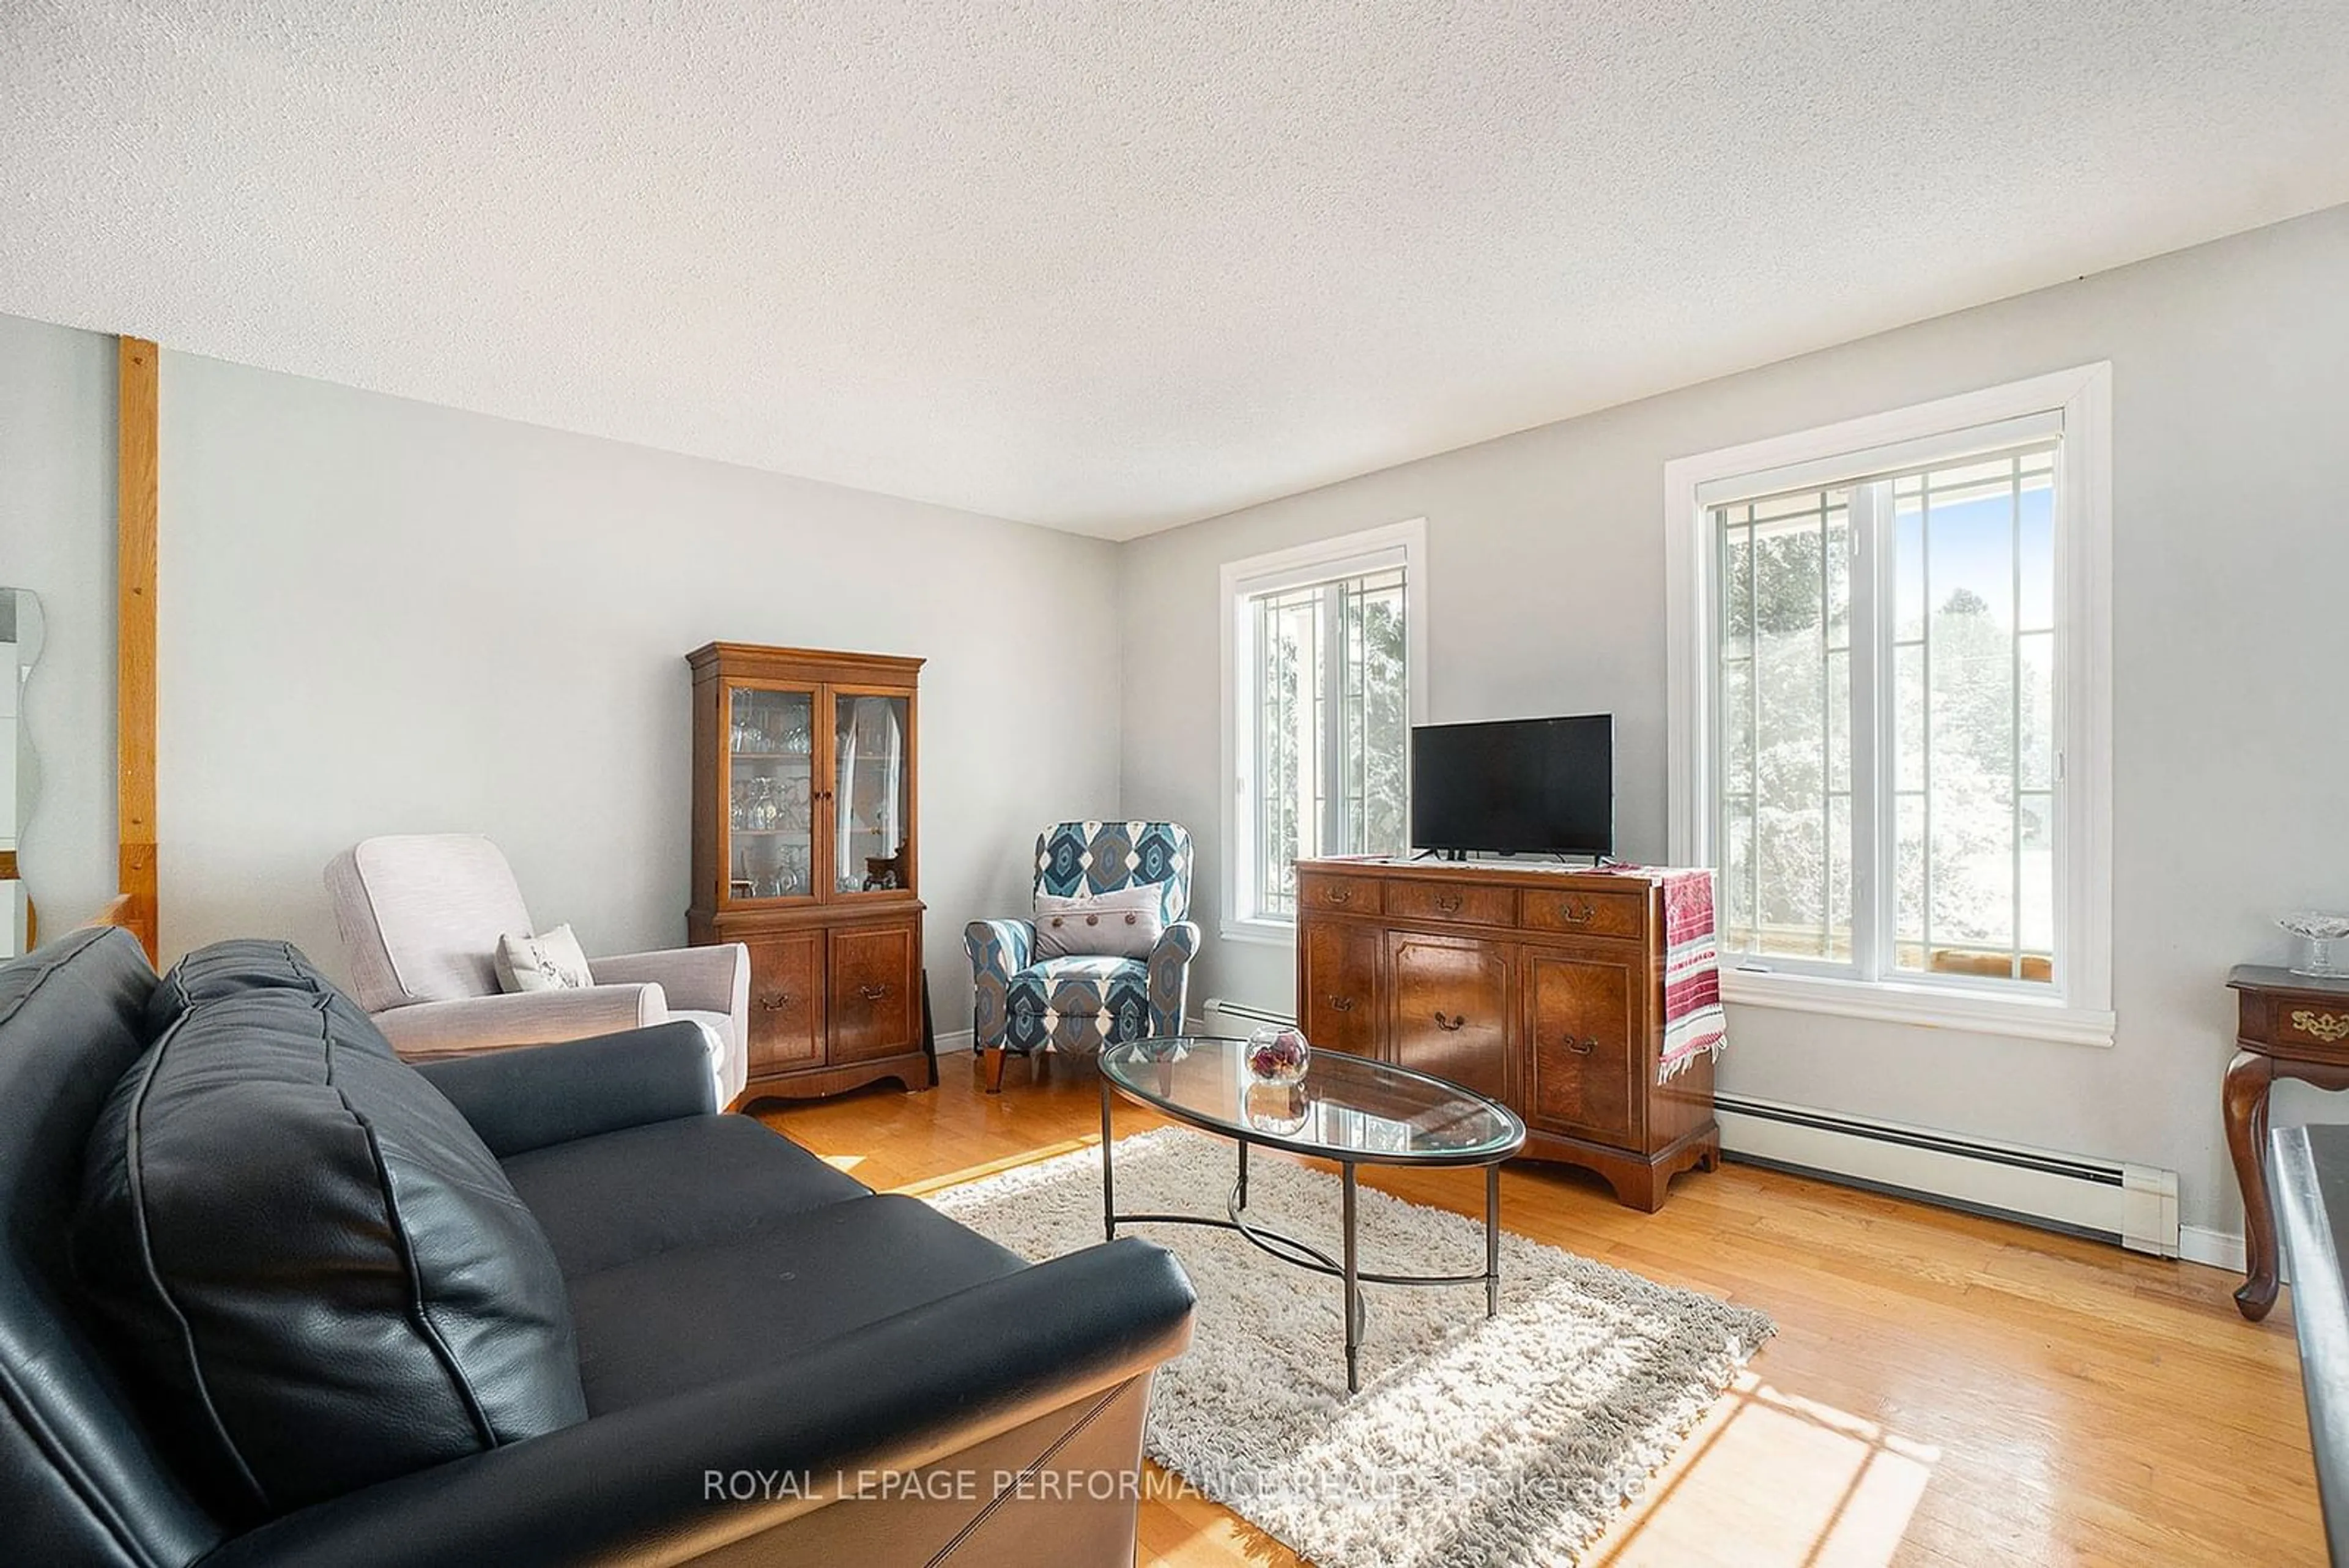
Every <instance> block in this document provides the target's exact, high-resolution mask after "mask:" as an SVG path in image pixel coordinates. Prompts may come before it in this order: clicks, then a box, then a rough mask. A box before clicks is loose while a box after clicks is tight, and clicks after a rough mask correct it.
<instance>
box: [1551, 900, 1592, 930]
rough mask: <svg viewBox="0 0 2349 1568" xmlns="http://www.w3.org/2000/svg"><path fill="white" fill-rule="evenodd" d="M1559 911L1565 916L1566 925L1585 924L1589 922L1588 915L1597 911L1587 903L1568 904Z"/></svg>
mask: <svg viewBox="0 0 2349 1568" xmlns="http://www.w3.org/2000/svg"><path fill="white" fill-rule="evenodd" d="M1559 912H1560V913H1562V914H1563V915H1565V916H1566V923H1567V924H1568V925H1570V926H1587V925H1588V924H1589V923H1590V917H1591V916H1593V915H1595V914H1597V913H1598V912H1599V911H1598V910H1596V909H1592V908H1591V907H1590V906H1589V905H1588V904H1568V905H1567V906H1566V907H1565V908H1564V909H1562V910H1560V911H1559Z"/></svg>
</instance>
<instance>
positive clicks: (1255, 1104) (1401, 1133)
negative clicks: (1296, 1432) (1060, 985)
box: [1101, 1035, 1526, 1393]
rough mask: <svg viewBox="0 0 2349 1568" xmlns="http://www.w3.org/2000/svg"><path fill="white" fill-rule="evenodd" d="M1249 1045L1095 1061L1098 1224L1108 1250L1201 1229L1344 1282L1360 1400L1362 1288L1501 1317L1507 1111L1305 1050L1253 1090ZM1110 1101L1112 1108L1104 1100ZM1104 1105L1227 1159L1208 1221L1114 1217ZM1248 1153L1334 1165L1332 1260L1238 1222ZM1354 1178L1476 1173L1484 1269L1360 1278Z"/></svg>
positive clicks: (1117, 1052) (1517, 1137)
mask: <svg viewBox="0 0 2349 1568" xmlns="http://www.w3.org/2000/svg"><path fill="white" fill-rule="evenodd" d="M1248 1058H1249V1049H1248V1043H1247V1041H1245V1040H1223V1039H1216V1038H1212V1037H1208V1036H1203V1035H1165V1036H1160V1037H1156V1038H1152V1039H1143V1040H1129V1041H1126V1042H1124V1043H1123V1044H1117V1045H1112V1046H1109V1047H1107V1048H1106V1049H1104V1050H1103V1051H1102V1054H1101V1079H1102V1227H1103V1229H1104V1230H1105V1231H1107V1232H1108V1234H1109V1237H1110V1239H1111V1240H1112V1241H1115V1240H1116V1239H1117V1228H1118V1227H1119V1226H1120V1225H1135V1224H1145V1223H1147V1224H1161V1225H1206V1226H1211V1227H1214V1228H1216V1229H1220V1230H1226V1231H1237V1232H1238V1233H1239V1234H1240V1235H1242V1236H1244V1237H1246V1238H1247V1240H1248V1241H1250V1242H1252V1243H1253V1244H1254V1245H1255V1246H1257V1248H1258V1249H1259V1250H1261V1251H1265V1252H1268V1253H1269V1254H1270V1255H1272V1256H1273V1257H1275V1258H1278V1259H1279V1260H1280V1261H1281V1262H1285V1263H1288V1264H1290V1265H1292V1266H1294V1267H1297V1268H1300V1269H1307V1270H1310V1271H1311V1272H1315V1273H1319V1274H1327V1275H1330V1277H1332V1278H1334V1279H1339V1280H1342V1281H1343V1282H1345V1307H1346V1313H1345V1318H1346V1389H1347V1392H1349V1393H1353V1392H1355V1391H1357V1390H1358V1389H1359V1388H1360V1387H1361V1343H1362V1329H1363V1318H1364V1311H1365V1308H1364V1306H1363V1302H1362V1289H1361V1288H1362V1286H1363V1285H1364V1284H1380V1285H1471V1284H1482V1285H1483V1286H1484V1287H1485V1316H1487V1317H1491V1316H1494V1315H1495V1314H1498V1313H1499V1311H1500V1303H1501V1228H1500V1227H1501V1162H1502V1161H1503V1160H1505V1159H1506V1158H1509V1157H1510V1156H1511V1155H1513V1154H1515V1153H1516V1152H1517V1150H1518V1149H1519V1148H1521V1147H1524V1146H1525V1141H1526V1125H1525V1123H1524V1122H1522V1121H1520V1120H1518V1119H1517V1116H1516V1113H1515V1112H1514V1111H1511V1110H1510V1109H1509V1108H1508V1107H1507V1106H1503V1105H1500V1104H1498V1103H1496V1102H1495V1101H1493V1100H1489V1099H1487V1098H1485V1096H1482V1095H1480V1094H1477V1093H1476V1092H1475V1090H1473V1089H1465V1088H1463V1087H1461V1086H1460V1085H1457V1084H1454V1083H1448V1082H1446V1081H1445V1080H1444V1079H1442V1078H1437V1077H1432V1076H1430V1075H1427V1074H1425V1073H1414V1072H1413V1071H1411V1070H1410V1069H1409V1068H1407V1067H1398V1066H1395V1065H1393V1064H1392V1063H1387V1062H1379V1061H1373V1060H1371V1058H1369V1057H1367V1056H1350V1055H1347V1054H1343V1053H1341V1052H1337V1051H1323V1050H1315V1051H1314V1052H1313V1053H1312V1054H1311V1056H1310V1059H1309V1061H1308V1063H1307V1064H1306V1070H1305V1075H1304V1077H1303V1079H1302V1080H1300V1081H1299V1082H1298V1083H1295V1084H1289V1085H1280V1084H1270V1083H1265V1082H1262V1081H1260V1080H1258V1079H1257V1076H1256V1075H1254V1074H1253V1073H1252V1072H1251V1071H1250V1070H1249V1061H1248ZM1112 1091H1114V1094H1112ZM1115 1095H1123V1096H1126V1097H1127V1098H1128V1099H1131V1100H1134V1101H1137V1102H1139V1103H1141V1104H1143V1105H1145V1106H1149V1107H1150V1108H1152V1109H1153V1110H1155V1111H1157V1112H1159V1113H1161V1114H1162V1115H1164V1116H1170V1117H1172V1118H1173V1119H1174V1120H1175V1121H1178V1122H1182V1123H1185V1125H1187V1126H1190V1127H1197V1128H1198V1129H1199V1130H1201V1131H1202V1132H1208V1133H1213V1134H1215V1135H1216V1136H1217V1137H1227V1138H1230V1139H1231V1140H1232V1141H1233V1142H1234V1143H1235V1144H1236V1145H1237V1146H1238V1161H1237V1179H1235V1181H1234V1183H1233V1185H1232V1190H1231V1196H1230V1198H1229V1199H1228V1200H1227V1201H1226V1204H1225V1206H1224V1213H1223V1214H1222V1215H1221V1216H1216V1215H1212V1214H1121V1213H1119V1212H1118V1209H1117V1171H1116V1159H1115V1157H1114V1155H1113V1154H1112V1147H1113V1146H1114V1145H1115V1142H1116V1138H1115V1136H1114V1134H1113V1133H1112V1128H1111V1125H1110V1123H1111V1114H1110V1113H1111V1106H1112V1104H1113V1103H1114V1099H1115ZM1252 1145H1261V1146H1262V1147H1266V1148H1273V1149H1279V1150H1281V1151H1283V1152H1284V1153H1288V1154H1300V1155H1306V1156H1309V1157H1311V1158H1317V1159H1328V1160H1335V1161H1336V1162H1337V1164H1338V1168H1339V1179H1340V1191H1341V1194H1342V1198H1341V1200H1340V1203H1341V1212H1340V1222H1341V1234H1342V1235H1343V1237H1344V1242H1343V1247H1342V1252H1341V1256H1340V1257H1337V1258H1332V1257H1331V1256H1330V1254H1329V1253H1328V1252H1326V1251H1322V1250H1321V1249H1320V1248H1319V1247H1316V1246H1313V1245H1311V1244H1310V1243H1309V1242H1305V1241H1299V1240H1297V1239H1296V1238H1295V1237H1292V1236H1285V1235H1282V1234H1281V1233H1279V1232H1278V1231H1272V1230H1268V1229H1267V1228H1265V1227H1264V1226H1261V1225H1258V1224H1257V1223H1256V1222H1255V1221H1253V1220H1251V1219H1250V1218H1249V1216H1248V1213H1247V1185H1248V1149H1249V1147H1251V1146H1252ZM1363 1165H1408V1166H1482V1167H1483V1168H1484V1169H1485V1266H1484V1268H1483V1270H1482V1271H1481V1272H1473V1273H1458V1274H1392V1273H1381V1272H1373V1271H1370V1270H1365V1269H1363V1268H1362V1267H1361V1259H1360V1256H1359V1251H1360V1250H1359V1248H1358V1246H1357V1244H1356V1240H1355V1223H1354V1220H1355V1210H1356V1207H1357V1204H1356V1198H1355V1168H1356V1167H1358V1166H1363Z"/></svg>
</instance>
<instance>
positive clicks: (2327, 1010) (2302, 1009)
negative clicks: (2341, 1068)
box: [2275, 996, 2349, 1051]
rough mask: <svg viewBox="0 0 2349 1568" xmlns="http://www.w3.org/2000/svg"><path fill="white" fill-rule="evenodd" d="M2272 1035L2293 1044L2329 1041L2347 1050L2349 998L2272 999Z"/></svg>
mask: <svg viewBox="0 0 2349 1568" xmlns="http://www.w3.org/2000/svg"><path fill="white" fill-rule="evenodd" d="M2275 1035H2276V1039H2277V1040H2279V1041H2290V1042H2291V1043H2292V1044H2295V1045H2330V1046H2332V1047H2333V1049H2334V1050H2336V1051H2342V1050H2349V1045H2344V1043H2345V1042H2349V1001H2344V1002H2342V1003H2341V1004H2339V1005H2338V1006H2320V1005H2317V1004H2315V1003H2312V1002H2307V1001H2305V1000H2303V999H2302V998H2300V997H2296V996H2282V997H2278V998H2276V999H2275Z"/></svg>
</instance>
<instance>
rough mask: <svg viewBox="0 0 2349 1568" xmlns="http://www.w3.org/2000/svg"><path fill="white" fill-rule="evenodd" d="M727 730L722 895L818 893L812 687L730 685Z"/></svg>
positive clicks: (740, 897)
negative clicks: (725, 881)
mask: <svg viewBox="0 0 2349 1568" xmlns="http://www.w3.org/2000/svg"><path fill="white" fill-rule="evenodd" d="M728 707H729V717H730V725H729V727H728V731H727V735H726V746H727V770H726V771H727V775H728V777H727V801H726V859H727V877H728V888H727V896H728V898H729V899H730V900H731V901H733V902H737V903H739V902H741V901H742V900H744V899H750V898H813V897H815V893H816V877H817V875H818V872H819V867H818V865H817V862H816V850H817V846H816V842H815V838H816V835H815V823H816V810H817V807H818V805H819V804H820V803H821V792H822V786H821V785H820V784H818V783H817V782H816V773H815V757H816V714H817V709H816V693H815V691H813V690H803V691H782V690H776V689H774V688H771V687H763V686H736V687H733V688H731V689H730V702H729V704H728Z"/></svg>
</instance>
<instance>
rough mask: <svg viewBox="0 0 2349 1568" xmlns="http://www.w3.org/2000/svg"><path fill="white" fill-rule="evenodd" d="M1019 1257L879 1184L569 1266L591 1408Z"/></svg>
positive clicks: (807, 1342)
mask: <svg viewBox="0 0 2349 1568" xmlns="http://www.w3.org/2000/svg"><path fill="white" fill-rule="evenodd" d="M1026 1267H1027V1265H1026V1264H1025V1263H1023V1262H1020V1260H1019V1258H1018V1257H1017V1256H1015V1255H1014V1254H1013V1253H1011V1252H1009V1251H1005V1250H1004V1249H1003V1248H1001V1247H999V1246H997V1245H996V1244H995V1243H994V1242H992V1241H988V1240H987V1239H986V1238H985V1237H984V1236H981V1235H980V1234H979V1233H978V1231H972V1230H968V1229H967V1228H965V1227H964V1226H961V1225H958V1224H957V1223H956V1222H955V1221H953V1220H949V1219H947V1217H946V1216H944V1215H942V1214H940V1213H938V1212H937V1210H934V1209H932V1208H931V1207H930V1206H929V1205H928V1204H926V1203H923V1202H921V1201H919V1200H918V1199H912V1198H904V1197H898V1196H895V1195H888V1196H879V1197H871V1198H859V1199H852V1200H851V1201H848V1202H845V1203H827V1204H824V1205H823V1207H821V1208H816V1209H810V1210H805V1211H803V1212H802V1213H798V1214H792V1215H785V1216H781V1217H779V1218H776V1219H773V1220H770V1221H769V1222H768V1223H767V1224H766V1225H765V1226H764V1227H763V1228H762V1229H761V1230H760V1231H757V1232H755V1233H753V1234H750V1235H746V1236H741V1237H739V1238H737V1239H736V1240H734V1241H726V1242H720V1243H718V1244H716V1245H713V1246H707V1247H680V1248H675V1249H672V1250H670V1251H665V1252H658V1253H655V1254H653V1255H651V1256H649V1257H645V1258H640V1259H638V1260H637V1261H636V1262H633V1263H624V1264H621V1265H620V1266H619V1267H617V1268H613V1269H606V1270H604V1271H603V1272H599V1273H595V1274H589V1275H586V1276H585V1277H584V1278H574V1280H573V1281H572V1282H571V1300H572V1310H573V1312H574V1314H576V1316H577V1320H578V1325H579V1375H580V1378H581V1380H582V1381H583V1382H584V1383H585V1386H586V1391H587V1408H588V1409H589V1410H590V1411H591V1412H593V1413H594V1414H595V1415H597V1416H603V1415H606V1414H609V1413H610V1412H612V1411H615V1410H625V1409H626V1408H628V1407H631V1406H636V1405H642V1404H645V1403H647V1402H648V1401H651V1400H655V1399H660V1398H665V1397H667V1396H669V1395H672V1394H678V1393H682V1392H684V1391H685V1390H687V1389H691V1388H699V1387H704V1386H709V1385H711V1384H715V1383H720V1382H723V1381H725V1380H727V1379H729V1378H732V1377H738V1376H741V1373H742V1370H743V1368H744V1366H746V1365H750V1364H751V1363H753V1362H755V1361H756V1359H757V1358H758V1357H759V1356H760V1355H762V1354H765V1353H767V1352H768V1351H771V1350H778V1349H789V1350H792V1351H795V1352H797V1351H807V1350H811V1349H815V1348H818V1347H820V1346H822V1345H823V1342H824V1341H826V1340H830V1339H835V1338H838V1337H839V1336H841V1335H843V1334H850V1333H853V1332H854V1331H855V1330H857V1329H859V1328H863V1327H864V1326H865V1325H866V1324H873V1323H877V1322H879V1321H880V1320H881V1319H883V1318H885V1317H895V1315H896V1314H899V1313H903V1312H910V1311H912V1310H913V1309H914V1308H916V1307H917V1306H921V1305H923V1304H925V1303H929V1302H934V1301H937V1300H939V1299H941V1298H943V1297H946V1296H949V1295H952V1294H954V1293H956V1292H957V1291H961V1290H968V1288H969V1287H971V1286H972V1285H976V1284H979V1283H982V1282H985V1281H988V1280H996V1279H1001V1278H1003V1277H1004V1276H1006V1275H1009V1274H1016V1273H1019V1272H1020V1271H1022V1270H1023V1269H1025V1268H1026ZM996 1326H997V1327H1000V1326H1001V1325H996ZM970 1331H971V1332H972V1333H974V1334H987V1333H990V1332H993V1330H992V1329H990V1327H989V1325H988V1324H983V1323H982V1324H972V1325H971V1329H970Z"/></svg>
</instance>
